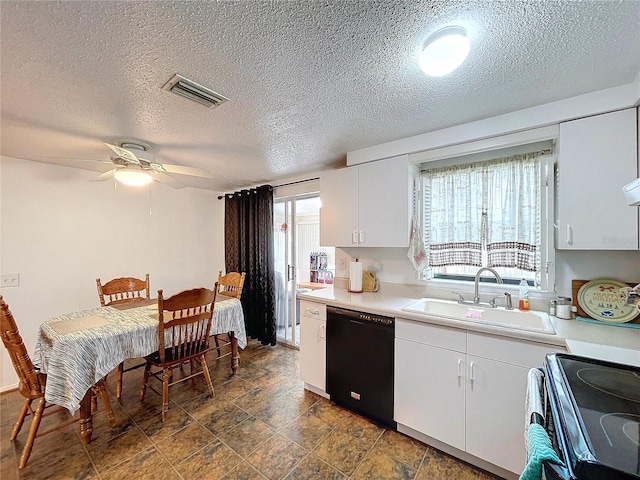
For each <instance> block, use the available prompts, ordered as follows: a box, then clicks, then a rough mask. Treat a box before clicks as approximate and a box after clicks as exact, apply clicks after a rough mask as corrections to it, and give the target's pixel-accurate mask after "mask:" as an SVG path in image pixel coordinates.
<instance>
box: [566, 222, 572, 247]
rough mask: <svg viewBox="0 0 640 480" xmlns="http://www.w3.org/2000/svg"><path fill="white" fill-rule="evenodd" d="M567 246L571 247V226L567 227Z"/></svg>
mask: <svg viewBox="0 0 640 480" xmlns="http://www.w3.org/2000/svg"><path fill="white" fill-rule="evenodd" d="M567 244H568V245H573V229H572V228H571V225H567Z"/></svg>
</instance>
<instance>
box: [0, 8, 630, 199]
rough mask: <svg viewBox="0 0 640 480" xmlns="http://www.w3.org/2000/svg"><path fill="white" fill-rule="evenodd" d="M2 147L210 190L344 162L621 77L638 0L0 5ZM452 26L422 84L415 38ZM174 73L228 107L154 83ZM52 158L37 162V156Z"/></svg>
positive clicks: (626, 72) (5, 151) (626, 75)
mask: <svg viewBox="0 0 640 480" xmlns="http://www.w3.org/2000/svg"><path fill="white" fill-rule="evenodd" d="M0 17H1V26H0V27H1V30H0V34H1V57H0V67H1V74H2V78H1V92H0V93H1V97H0V98H1V102H2V103H1V113H2V125H1V133H2V142H1V147H2V150H1V153H2V155H6V156H17V157H24V158H30V159H37V160H42V161H51V162H54V163H62V164H69V165H74V166H79V167H81V168H87V169H94V170H98V171H105V170H108V168H109V165H104V164H98V163H92V162H82V161H76V160H74V161H67V160H66V159H68V158H80V159H97V160H107V161H108V160H109V158H110V152H109V150H108V149H107V148H106V147H105V146H104V144H103V142H105V141H106V142H117V141H119V140H122V139H130V138H133V139H139V140H143V141H145V142H147V143H149V144H151V145H152V146H153V151H154V153H155V155H156V158H157V160H158V161H160V162H165V163H172V164H179V165H187V166H192V167H198V168H206V169H209V170H211V171H212V172H214V173H215V176H216V178H215V179H213V180H205V179H198V178H193V177H187V176H181V177H180V179H181V180H183V181H184V182H185V183H187V184H188V185H191V186H196V187H201V188H210V189H214V190H220V191H226V190H232V189H234V188H236V187H240V186H247V185H253V184H257V183H261V182H265V181H274V180H277V179H280V178H286V177H292V176H294V175H298V174H307V173H311V172H317V171H320V170H323V169H325V168H329V167H333V166H337V165H342V164H344V160H345V154H346V152H348V151H352V150H356V149H360V148H363V147H367V146H371V145H375V144H379V143H382V142H386V141H391V140H395V139H398V138H403V137H407V136H411V135H416V134H419V133H425V132H429V131H433V130H438V129H441V128H445V127H449V126H452V125H457V124H462V123H466V122H469V121H474V120H479V119H482V118H487V117H491V116H494V115H499V114H502V113H507V112H511V111H515V110H520V109H523V108H527V107H531V106H534V105H539V104H543V103H547V102H550V101H554V100H558V99H562V98H567V97H571V96H574V95H579V94H583V93H587V92H591V91H596V90H601V89H604V88H608V87H613V86H617V85H622V84H626V83H630V82H632V81H633V80H634V78H635V77H636V75H638V73H639V72H640V33H639V32H640V1H636V0H629V1H622V2H614V1H562V0H554V1H550V0H549V1H543V0H536V1H518V0H505V1H490V0H480V1H469V0H430V1H418V0H415V1H402V0H387V1H374V0H371V1H370V0H343V1H331V0H325V1H314V0H307V1H298V0H292V1H251V0H246V1H234V2H204V1H152V2H136V1H122V2H117V1H53V2H47V1H39V2H26V1H16V2H13V1H4V0H3V1H2V2H1V3H0ZM452 24H457V25H461V26H463V27H465V28H466V29H467V32H468V36H469V38H470V40H471V43H472V50H471V53H470V55H469V58H468V59H467V61H466V62H465V63H464V64H463V65H462V67H461V68H460V69H459V70H457V71H456V72H454V73H453V74H450V75H448V76H445V77H441V78H428V77H426V76H425V75H423V74H422V73H421V72H420V70H419V68H418V66H417V56H418V54H419V52H420V47H421V46H422V44H423V43H424V40H425V39H426V38H427V37H428V36H429V34H431V33H433V32H434V31H436V30H438V29H439V28H441V27H443V26H447V25H452ZM175 73H180V74H181V75H184V76H186V77H187V78H190V79H191V80H193V81H195V82H198V83H200V84H202V85H205V86H207V87H209V88H211V89H213V90H215V91H216V92H218V93H220V94H222V95H224V96H226V97H228V98H229V99H230V100H229V101H228V102H226V103H224V104H223V105H222V106H220V107H218V108H215V109H208V108H206V107H203V106H200V105H198V104H195V103H192V102H189V101H187V100H184V99H183V98H181V97H179V96H177V95H173V94H171V93H168V92H167V91H164V90H162V89H161V87H162V85H163V84H164V83H165V82H166V81H167V80H168V79H169V78H170V77H171V76H173V75H174V74H175ZM44 157H51V158H44Z"/></svg>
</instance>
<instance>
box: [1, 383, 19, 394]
mask: <svg viewBox="0 0 640 480" xmlns="http://www.w3.org/2000/svg"><path fill="white" fill-rule="evenodd" d="M17 389H18V384H17V383H14V384H13V385H5V386H4V387H0V393H5V392H12V391H13V390H17Z"/></svg>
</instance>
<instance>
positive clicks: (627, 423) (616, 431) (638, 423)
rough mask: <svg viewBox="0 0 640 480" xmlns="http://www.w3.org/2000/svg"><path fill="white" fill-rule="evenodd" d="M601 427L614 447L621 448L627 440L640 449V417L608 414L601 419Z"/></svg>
mask: <svg viewBox="0 0 640 480" xmlns="http://www.w3.org/2000/svg"><path fill="white" fill-rule="evenodd" d="M605 424H608V425H607V426H605ZM600 427H601V428H602V432H603V433H604V435H605V437H607V441H608V442H609V445H611V446H612V447H620V446H621V444H622V443H623V442H626V441H627V439H629V440H631V442H632V443H634V444H635V445H636V446H637V447H640V415H634V414H631V413H607V414H605V415H602V417H600ZM620 434H622V435H620ZM625 437H626V438H625Z"/></svg>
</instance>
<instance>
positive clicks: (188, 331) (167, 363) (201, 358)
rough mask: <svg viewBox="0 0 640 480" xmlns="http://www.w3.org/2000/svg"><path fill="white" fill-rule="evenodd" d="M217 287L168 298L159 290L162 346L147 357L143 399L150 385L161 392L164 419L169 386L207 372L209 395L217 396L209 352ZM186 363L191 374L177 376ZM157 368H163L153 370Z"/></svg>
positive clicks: (159, 323) (167, 406)
mask: <svg viewBox="0 0 640 480" xmlns="http://www.w3.org/2000/svg"><path fill="white" fill-rule="evenodd" d="M217 289H218V284H217V283H216V285H215V288H214V290H209V289H208V288H195V289H192V290H186V291H184V292H180V293H178V294H176V295H174V296H172V297H169V298H167V299H165V298H164V297H163V295H162V290H158V343H159V348H158V351H157V352H154V353H152V354H151V355H148V356H147V357H146V360H147V361H146V365H145V368H144V379H143V382H142V389H141V390H140V400H144V397H145V393H146V391H147V387H149V388H150V389H151V390H153V391H154V392H156V393H157V394H159V395H161V396H162V421H163V422H164V421H165V420H166V418H167V413H168V410H169V387H171V386H172V385H175V384H177V383H180V382H183V381H185V380H188V379H190V378H194V377H196V376H198V375H203V376H204V378H205V381H206V383H207V387H208V389H209V394H210V395H211V396H212V397H213V396H214V390H213V383H212V382H211V376H210V375H209V369H208V368H207V361H206V355H207V352H208V351H209V334H210V332H211V321H212V318H213V309H214V307H215V300H216V294H217ZM185 363H189V364H190V365H191V371H190V374H189V375H187V376H182V377H181V378H178V379H176V378H175V377H173V376H172V372H173V369H175V368H178V367H182V365H184V364H185ZM196 364H199V368H198V367H197V366H196ZM154 367H155V368H158V369H159V370H157V371H156V372H152V371H151V369H152V368H154ZM152 378H153V379H155V380H157V381H159V382H160V384H161V385H162V387H161V391H160V390H157V389H156V388H155V387H154V385H153V384H152V383H151V382H150V380H151V379H152Z"/></svg>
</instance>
